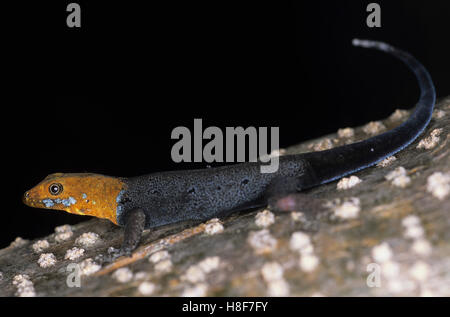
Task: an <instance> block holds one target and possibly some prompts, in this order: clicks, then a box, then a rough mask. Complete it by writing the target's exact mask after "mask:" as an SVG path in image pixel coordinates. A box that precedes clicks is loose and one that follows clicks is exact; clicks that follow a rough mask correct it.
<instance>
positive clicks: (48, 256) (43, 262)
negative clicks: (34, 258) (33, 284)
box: [38, 253, 56, 268]
mask: <svg viewBox="0 0 450 317" xmlns="http://www.w3.org/2000/svg"><path fill="white" fill-rule="evenodd" d="M38 264H39V266H40V267H43V268H47V267H51V266H53V265H55V264H56V257H55V255H54V254H53V253H42V254H41V255H40V256H39V259H38Z"/></svg>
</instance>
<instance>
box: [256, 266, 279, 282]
mask: <svg viewBox="0 0 450 317" xmlns="http://www.w3.org/2000/svg"><path fill="white" fill-rule="evenodd" d="M261 275H262V277H263V279H264V281H266V283H269V282H272V281H275V280H279V279H281V278H283V267H282V266H281V265H280V264H279V263H278V262H270V263H266V264H264V265H263V267H262V268H261Z"/></svg>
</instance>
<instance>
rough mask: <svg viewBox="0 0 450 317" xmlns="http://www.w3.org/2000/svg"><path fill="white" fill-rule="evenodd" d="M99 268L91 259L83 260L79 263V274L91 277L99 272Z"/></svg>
mask: <svg viewBox="0 0 450 317" xmlns="http://www.w3.org/2000/svg"><path fill="white" fill-rule="evenodd" d="M100 269H101V266H100V265H99V264H97V263H95V262H94V260H92V259H91V258H88V259H86V260H83V261H81V262H80V274H81V275H91V274H94V273H95V272H97V271H99V270H100Z"/></svg>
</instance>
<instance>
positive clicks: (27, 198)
mask: <svg viewBox="0 0 450 317" xmlns="http://www.w3.org/2000/svg"><path fill="white" fill-rule="evenodd" d="M29 199H30V193H29V192H28V191H26V192H25V194H23V196H22V202H23V203H24V204H27V203H28V200H29Z"/></svg>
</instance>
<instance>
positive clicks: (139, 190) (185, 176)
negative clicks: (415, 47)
mask: <svg viewBox="0 0 450 317" xmlns="http://www.w3.org/2000/svg"><path fill="white" fill-rule="evenodd" d="M353 44H354V45H355V46H361V47H365V48H374V49H378V50H381V51H384V52H387V53H389V54H391V55H393V56H395V57H397V58H399V59H400V60H402V61H403V62H404V63H405V64H406V65H407V66H408V67H409V68H410V69H411V70H412V71H413V72H414V74H415V75H416V77H417V79H418V83H419V86H420V90H421V95H420V99H419V101H418V103H417V105H416V109H415V111H414V112H413V113H412V115H411V116H410V118H409V119H408V120H407V121H406V122H404V123H403V124H402V125H400V126H398V127H397V128H395V129H393V130H391V131H388V132H386V133H383V134H381V135H378V136H375V137H372V138H369V139H367V140H364V141H361V142H357V143H353V144H349V145H345V146H341V147H337V148H334V149H331V150H326V151H321V152H311V153H304V154H299V155H290V156H283V157H281V158H280V165H279V169H278V171H277V172H276V173H272V174H263V173H261V170H260V164H259V163H243V164H237V165H232V166H226V167H219V168H208V169H203V170H187V171H176V172H162V173H156V174H150V175H144V176H139V177H134V178H129V179H125V183H126V190H125V191H124V192H123V193H122V194H121V195H120V197H119V199H118V203H119V207H118V212H117V220H118V221H117V222H118V224H119V225H124V226H125V227H126V229H125V242H124V245H126V247H123V249H124V250H128V251H129V250H130V249H133V248H134V247H135V245H136V244H137V242H136V240H137V241H138V239H139V237H140V233H139V234H137V233H136V232H138V231H139V230H141V229H142V228H143V227H145V228H152V227H156V226H161V225H165V224H169V223H174V222H179V221H184V220H206V219H209V218H213V217H220V216H223V215H226V214H229V213H232V212H234V211H237V210H241V209H244V208H247V207H256V206H263V205H265V204H267V200H268V198H270V197H271V196H273V195H283V194H286V195H287V194H290V193H293V192H297V191H301V190H302V189H307V188H311V187H314V186H317V185H320V184H324V183H327V182H331V181H334V180H336V179H338V178H341V177H343V176H345V175H348V174H350V173H354V172H356V171H358V170H361V169H363V168H366V167H369V166H371V165H373V164H376V163H377V162H379V161H381V160H383V159H385V158H386V157H388V156H391V155H393V154H394V153H396V152H398V151H400V150H402V149H403V148H405V147H406V146H408V145H409V144H410V143H411V142H413V141H414V140H415V139H416V138H417V136H418V135H419V134H420V133H422V131H423V130H424V129H425V127H426V126H427V124H428V123H429V121H430V119H431V115H432V112H433V108H434V103H435V99H436V93H435V89H434V85H433V82H432V80H431V77H430V75H429V73H428V72H427V70H426V69H425V68H424V67H423V66H422V65H421V64H420V63H419V62H418V61H417V60H416V59H415V58H414V57H412V56H411V55H410V54H408V53H406V52H403V51H400V50H398V49H395V48H393V47H392V46H390V45H388V44H385V43H382V42H375V41H367V40H354V41H353ZM141 231H142V230H141Z"/></svg>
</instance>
